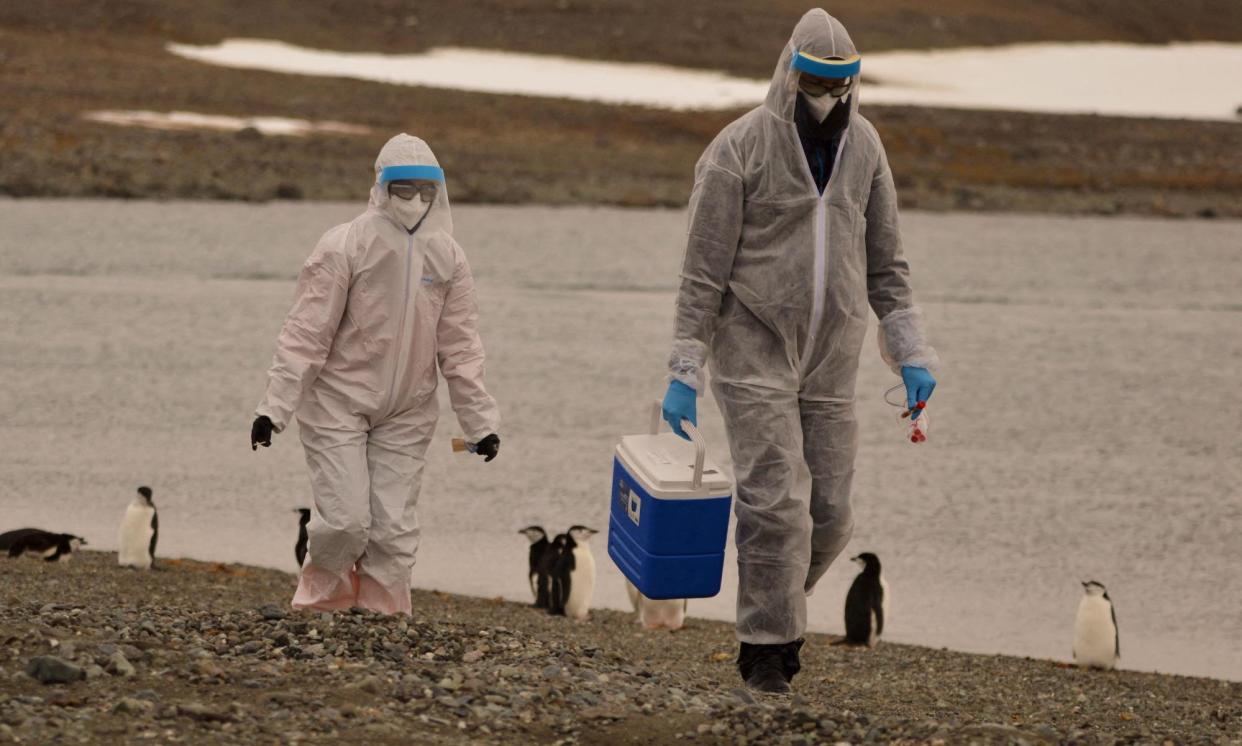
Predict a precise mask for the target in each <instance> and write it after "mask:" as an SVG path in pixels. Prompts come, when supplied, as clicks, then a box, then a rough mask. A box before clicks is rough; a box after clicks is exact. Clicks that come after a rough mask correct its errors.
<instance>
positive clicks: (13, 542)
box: [0, 528, 86, 562]
mask: <svg viewBox="0 0 1242 746" xmlns="http://www.w3.org/2000/svg"><path fill="white" fill-rule="evenodd" d="M85 543H86V539H83V538H82V537H81V536H74V535H73V534H54V533H52V532H51V531H44V530H43V529H41V528H19V529H17V530H16V531H6V532H5V533H3V534H0V552H5V553H6V554H8V556H9V557H10V558H11V559H12V558H16V557H21V556H22V555H35V556H36V557H42V558H43V559H44V560H45V561H47V562H60V561H64V562H68V561H69V560H70V558H72V557H73V550H75V549H77V548H78V547H80V546H82V545H83V544H85Z"/></svg>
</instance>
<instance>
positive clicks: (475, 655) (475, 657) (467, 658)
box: [461, 650, 483, 663]
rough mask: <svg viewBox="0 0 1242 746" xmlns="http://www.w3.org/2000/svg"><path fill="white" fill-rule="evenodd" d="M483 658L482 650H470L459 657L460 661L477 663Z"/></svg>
mask: <svg viewBox="0 0 1242 746" xmlns="http://www.w3.org/2000/svg"><path fill="white" fill-rule="evenodd" d="M482 658H483V651H482V650H471V651H470V652H469V653H466V654H465V655H463V656H462V657H461V662H462V663H477V662H478V661H480V660H481V659H482Z"/></svg>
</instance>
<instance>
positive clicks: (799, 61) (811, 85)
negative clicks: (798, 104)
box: [791, 52, 862, 97]
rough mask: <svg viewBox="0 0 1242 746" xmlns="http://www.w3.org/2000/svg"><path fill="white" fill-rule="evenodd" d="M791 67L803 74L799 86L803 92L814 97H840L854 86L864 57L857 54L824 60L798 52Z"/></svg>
mask: <svg viewBox="0 0 1242 746" xmlns="http://www.w3.org/2000/svg"><path fill="white" fill-rule="evenodd" d="M791 65H792V67H793V69H795V70H797V71H799V72H801V73H802V75H801V77H800V78H799V81H798V85H799V87H801V88H802V89H803V90H806V91H807V92H808V93H811V94H812V95H820V94H822V93H828V94H830V95H832V96H837V97H840V96H844V95H845V94H846V92H848V91H849V90H850V87H851V86H853V84H854V81H853V78H854V77H855V76H857V75H858V71H859V70H861V69H862V57H859V56H858V55H856V54H855V55H851V56H849V57H846V58H845V59H839V58H824V57H816V56H815V55H813V54H807V53H806V52H798V53H797V54H795V55H794V57H793V61H792V63H791Z"/></svg>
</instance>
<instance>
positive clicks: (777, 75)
mask: <svg viewBox="0 0 1242 746" xmlns="http://www.w3.org/2000/svg"><path fill="white" fill-rule="evenodd" d="M799 52H806V53H807V54H809V55H812V56H814V57H817V58H821V59H828V58H833V57H840V58H842V59H849V58H852V57H855V56H856V55H858V49H857V48H856V47H855V46H854V40H853V39H851V38H850V35H849V32H847V31H846V30H845V26H843V25H842V24H841V22H840V21H838V20H837V19H836V18H833V17H832V16H830V15H828V13H827V12H825V11H824V10H823V9H821V8H813V9H812V10H809V11H807V12H806V14H805V15H803V16H802V20H800V21H798V25H797V26H794V30H793V34H791V35H790V37H789V42H788V43H787V44H786V45H785V49H784V51H782V52H781V57H780V60H779V61H778V62H777V63H776V70H775V71H774V72H773V73H772V84H771V85H770V86H768V95H767V98H766V99H765V100H764V104H763V105H764V108H766V109H767V110H768V111H769V112H771V113H772V114H773V115H774V116H776V117H777V118H778V119H782V120H784V121H787V122H792V121H793V118H794V104H795V103H796V102H797V99H798V77H799V76H800V75H801V74H802V71H801V70H798V69H797V68H795V67H794V65H793V61H794V56H795V55H797V54H798V53H799ZM849 77H850V78H851V79H852V80H853V85H852V86H851V87H850V92H849V94H848V96H849V97H848V98H847V99H846V100H845V103H848V104H849V106H850V113H851V114H853V113H854V112H856V111H857V110H858V88H859V82H860V80H859V78H860V74H857V73H856V74H854V75H851V76H849ZM839 105H840V104H838V106H839Z"/></svg>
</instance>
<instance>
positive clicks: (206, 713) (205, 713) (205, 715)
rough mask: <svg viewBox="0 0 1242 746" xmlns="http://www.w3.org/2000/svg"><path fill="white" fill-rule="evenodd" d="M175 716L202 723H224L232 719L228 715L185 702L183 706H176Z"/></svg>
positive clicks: (194, 703)
mask: <svg viewBox="0 0 1242 746" xmlns="http://www.w3.org/2000/svg"><path fill="white" fill-rule="evenodd" d="M177 714H179V715H183V716H185V717H188V718H190V719H191V720H200V721H203V722H213V721H214V722H224V721H226V720H230V719H232V718H231V716H230V715H229V713H227V712H224V711H222V710H217V709H215V708H213V707H208V706H207V705H204V704H200V703H198V702H187V703H185V704H183V705H177Z"/></svg>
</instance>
